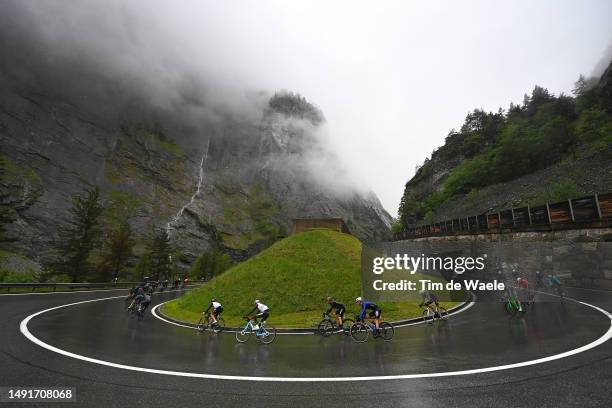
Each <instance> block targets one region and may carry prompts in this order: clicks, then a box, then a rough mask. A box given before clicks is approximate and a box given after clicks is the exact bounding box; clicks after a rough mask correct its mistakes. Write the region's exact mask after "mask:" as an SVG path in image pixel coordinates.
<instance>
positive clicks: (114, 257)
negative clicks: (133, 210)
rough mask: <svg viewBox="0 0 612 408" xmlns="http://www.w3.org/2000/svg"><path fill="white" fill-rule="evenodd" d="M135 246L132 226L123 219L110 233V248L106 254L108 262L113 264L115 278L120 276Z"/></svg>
mask: <svg viewBox="0 0 612 408" xmlns="http://www.w3.org/2000/svg"><path fill="white" fill-rule="evenodd" d="M133 248H134V239H133V238H132V228H131V227H130V224H129V223H128V222H127V221H121V222H120V223H119V225H118V226H117V227H116V228H115V229H113V230H112V231H111V233H110V236H109V242H108V250H107V253H106V255H105V258H106V260H107V262H108V263H109V264H110V266H111V270H112V272H113V279H118V278H119V275H120V274H121V272H122V271H123V269H124V268H125V266H126V264H127V262H128V261H129V259H130V258H131V257H132V255H133V253H132V250H133Z"/></svg>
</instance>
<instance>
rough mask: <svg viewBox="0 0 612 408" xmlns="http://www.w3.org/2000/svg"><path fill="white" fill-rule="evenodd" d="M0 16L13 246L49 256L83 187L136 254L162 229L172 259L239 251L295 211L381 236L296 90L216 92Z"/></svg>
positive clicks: (1, 137) (381, 217)
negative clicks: (126, 233) (129, 69)
mask: <svg viewBox="0 0 612 408" xmlns="http://www.w3.org/2000/svg"><path fill="white" fill-rule="evenodd" d="M4 20H5V21H4V23H5V24H2V28H0V49H1V50H2V53H3V55H11V58H10V60H9V59H3V61H2V62H0V145H1V153H0V154H1V158H2V160H3V163H4V166H3V167H4V171H3V174H2V180H1V181H0V188H1V189H2V197H3V200H4V201H5V202H8V203H9V204H10V208H11V214H10V216H11V218H12V222H11V223H10V224H9V225H7V226H6V229H7V231H8V232H7V235H8V236H9V237H11V238H13V239H14V240H15V241H14V242H12V243H11V244H10V250H11V251H14V252H16V253H19V254H22V255H25V256H27V257H29V258H31V259H33V260H35V261H37V262H39V261H44V260H46V259H48V258H49V257H50V256H51V254H50V252H49V248H50V243H51V242H52V241H53V240H55V239H57V232H58V228H59V227H60V226H61V225H62V224H63V223H65V221H66V220H67V217H68V211H67V210H68V208H69V207H70V205H71V198H72V197H73V196H75V195H77V194H80V193H82V192H83V190H84V189H85V188H90V187H93V186H99V187H100V188H101V190H102V193H103V199H104V202H105V206H106V207H107V208H108V211H107V214H106V216H108V217H113V216H114V215H118V216H121V217H123V218H127V219H128V220H129V223H130V224H131V226H132V227H133V229H134V230H135V232H136V235H137V242H138V244H137V247H136V252H137V253H138V252H139V251H141V250H142V249H143V247H144V245H145V242H146V241H147V239H148V238H149V237H150V236H151V235H152V234H153V232H154V230H155V229H156V228H165V229H166V230H167V231H168V233H169V235H170V237H171V239H172V241H173V242H174V244H175V246H176V248H178V250H179V252H180V254H181V255H180V259H179V266H180V267H183V268H186V267H188V266H189V265H190V264H191V263H192V262H193V260H194V259H195V258H196V257H197V256H199V255H201V254H202V253H203V252H206V251H207V250H208V249H209V248H210V247H211V246H213V245H214V246H215V247H220V248H222V249H223V250H224V251H225V252H227V253H229V254H230V255H231V256H232V257H233V259H234V260H242V259H244V258H246V257H248V256H250V255H252V254H253V253H255V252H257V251H259V250H261V249H262V248H263V247H265V246H266V245H269V244H270V243H271V242H272V241H274V240H275V239H276V238H277V237H279V236H283V235H286V234H287V233H289V232H290V226H291V219H292V218H298V217H341V218H343V219H344V220H345V221H346V223H347V224H348V226H349V228H350V229H351V232H352V233H353V234H354V235H356V236H357V237H358V238H360V239H362V240H379V239H383V238H385V237H387V234H388V230H389V226H390V222H391V218H390V216H389V215H388V214H387V212H386V211H385V210H384V209H383V208H382V206H381V204H380V202H379V200H378V199H377V197H376V196H375V195H374V194H373V193H371V192H368V191H363V190H360V189H357V188H355V186H353V185H351V182H350V181H348V178H347V177H346V175H345V174H344V172H343V170H342V166H341V165H340V164H339V162H338V160H337V158H336V157H335V155H334V154H333V152H329V151H328V150H327V149H326V148H325V147H324V146H325V137H326V132H327V130H326V125H325V123H326V122H325V118H324V116H323V114H322V113H321V112H320V111H319V110H318V109H317V108H316V107H315V106H314V105H312V104H311V103H309V102H308V101H306V100H305V99H304V98H303V97H301V96H299V95H296V94H293V93H290V92H280V93H277V94H275V95H270V94H265V93H256V94H245V93H241V94H236V93H232V92H230V91H228V92H227V93H224V91H223V90H219V89H216V88H214V87H212V86H211V85H210V84H206V83H200V82H199V81H198V79H197V78H195V77H193V76H189V75H181V76H180V77H179V79H176V80H175V79H172V80H168V79H167V78H166V79H165V80H166V81H165V82H164V78H162V79H160V80H159V81H157V82H154V81H151V78H148V79H143V76H140V75H135V74H134V75H132V74H133V73H132V74H129V73H128V74H126V73H125V72H123V71H119V70H116V69H114V68H113V67H110V68H109V65H108V64H107V61H105V60H102V59H100V58H99V57H98V56H93V57H92V56H84V55H83V54H79V53H78V52H76V51H74V50H73V49H72V48H70V49H69V50H68V51H66V50H63V52H60V51H58V50H57V49H55V48H53V47H51V46H50V45H49V44H48V43H47V40H45V38H44V36H41V35H38V34H40V33H37V27H36V25H31V26H29V27H27V26H26V25H25V24H24V23H23V21H22V22H21V23H20V24H17V23H14V21H13V20H10V19H4ZM145 68H146V67H138V66H137V70H136V72H139V70H144V69H145ZM143 72H144V71H143ZM143 75H144V74H143ZM173 78H174V77H173Z"/></svg>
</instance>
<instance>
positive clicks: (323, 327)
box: [317, 319, 336, 337]
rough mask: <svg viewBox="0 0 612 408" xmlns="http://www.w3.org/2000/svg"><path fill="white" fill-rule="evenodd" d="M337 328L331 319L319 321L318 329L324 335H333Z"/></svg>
mask: <svg viewBox="0 0 612 408" xmlns="http://www.w3.org/2000/svg"><path fill="white" fill-rule="evenodd" d="M335 329H336V328H335V327H334V324H333V323H332V322H331V320H328V319H323V320H321V322H319V325H318V326H317V331H318V332H319V334H320V335H321V336H323V337H328V336H331V335H332V334H333V333H334V330H335Z"/></svg>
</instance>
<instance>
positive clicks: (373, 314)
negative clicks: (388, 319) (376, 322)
mask: <svg viewBox="0 0 612 408" xmlns="http://www.w3.org/2000/svg"><path fill="white" fill-rule="evenodd" d="M381 312H382V310H380V309H376V310H374V311H373V312H370V318H372V319H378V318H379V317H380V313H381Z"/></svg>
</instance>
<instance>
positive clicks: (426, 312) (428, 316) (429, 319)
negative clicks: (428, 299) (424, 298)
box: [423, 309, 434, 324]
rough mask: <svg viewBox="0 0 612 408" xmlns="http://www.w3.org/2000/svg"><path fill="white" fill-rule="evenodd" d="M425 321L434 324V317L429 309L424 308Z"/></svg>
mask: <svg viewBox="0 0 612 408" xmlns="http://www.w3.org/2000/svg"><path fill="white" fill-rule="evenodd" d="M423 321H424V322H425V323H427V324H433V321H434V319H433V316H432V315H431V311H430V310H429V309H425V310H423Z"/></svg>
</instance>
